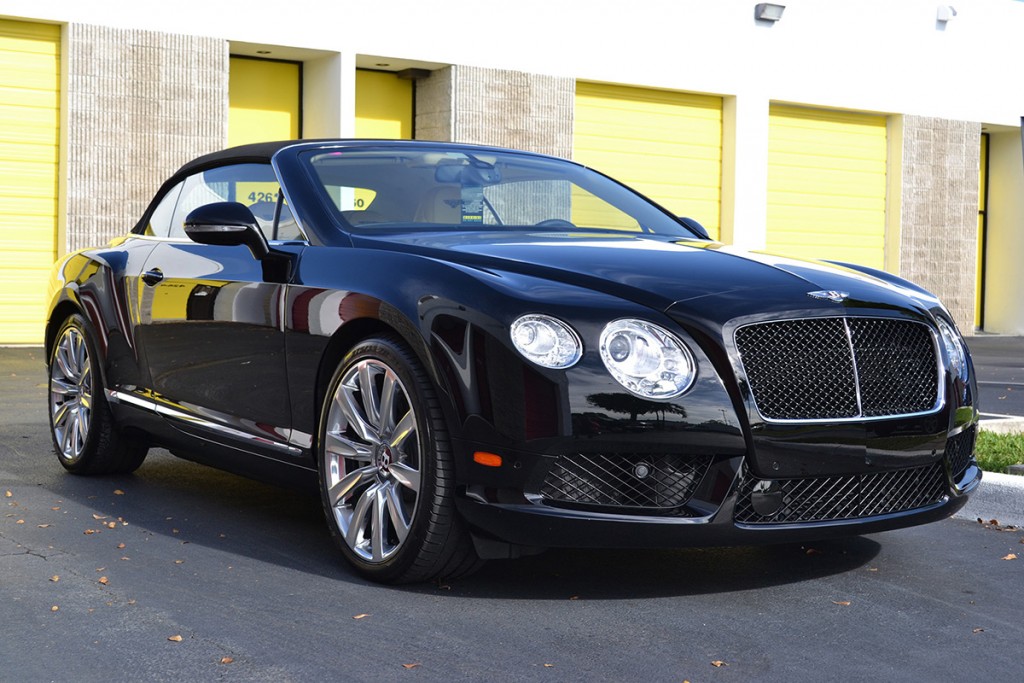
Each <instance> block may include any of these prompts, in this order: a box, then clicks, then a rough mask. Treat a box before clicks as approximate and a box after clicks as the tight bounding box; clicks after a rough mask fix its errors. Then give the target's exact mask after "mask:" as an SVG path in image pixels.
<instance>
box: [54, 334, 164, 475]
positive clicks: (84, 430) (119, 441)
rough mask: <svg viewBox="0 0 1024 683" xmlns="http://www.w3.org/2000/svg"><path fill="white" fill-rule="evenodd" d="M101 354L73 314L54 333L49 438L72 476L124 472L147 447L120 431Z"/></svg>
mask: <svg viewBox="0 0 1024 683" xmlns="http://www.w3.org/2000/svg"><path fill="white" fill-rule="evenodd" d="M98 361H99V355H98V354H97V352H96V344H95V343H94V342H93V338H92V333H91V331H90V328H89V325H88V323H86V321H85V319H84V318H82V316H80V315H77V314H76V315H72V316H70V317H69V318H68V319H67V320H65V321H64V324H63V325H62V326H61V328H60V331H58V332H57V339H56V341H55V342H54V345H53V351H52V352H51V353H50V358H49V361H48V363H47V369H48V370H49V390H50V391H49V394H50V399H49V408H50V411H49V412H50V434H51V436H52V437H53V449H54V451H56V453H57V459H58V460H59V461H60V464H61V465H63V466H64V469H66V470H68V471H69V472H73V473H75V474H128V473H129V472H134V471H135V470H136V469H138V467H139V465H141V464H142V461H143V460H144V459H145V458H146V451H147V448H146V447H145V445H143V444H141V443H137V442H135V441H133V440H131V439H129V438H128V437H127V436H126V435H125V434H123V433H121V432H120V431H119V430H118V428H117V425H116V424H115V422H114V417H113V415H112V414H111V412H110V406H108V405H107V401H106V397H105V396H104V395H103V379H102V376H101V374H100V372H99V368H98V367H97V363H98Z"/></svg>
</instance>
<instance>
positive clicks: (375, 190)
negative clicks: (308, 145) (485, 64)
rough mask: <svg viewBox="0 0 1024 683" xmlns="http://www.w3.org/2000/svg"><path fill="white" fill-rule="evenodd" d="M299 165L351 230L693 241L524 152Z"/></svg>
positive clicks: (310, 160) (419, 151) (601, 183)
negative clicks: (623, 235) (624, 235)
mask: <svg viewBox="0 0 1024 683" xmlns="http://www.w3.org/2000/svg"><path fill="white" fill-rule="evenodd" d="M303 161H304V163H306V164H307V165H308V166H309V167H310V168H311V170H312V171H313V173H312V176H313V177H314V178H315V179H316V180H318V181H319V186H320V188H321V189H322V191H323V198H324V200H325V202H326V203H328V204H329V205H330V206H331V207H332V208H333V209H334V210H335V211H336V213H337V216H338V217H339V218H340V220H341V222H342V225H344V226H345V227H346V228H347V229H350V230H352V231H353V232H364V233H369V232H385V231H402V232H406V231H410V230H423V231H433V230H453V231H476V230H492V229H495V230H522V231H538V230H543V231H558V232H566V231H577V232H582V233H593V232H594V231H610V232H630V233H641V232H642V233H653V234H658V235H665V236H673V237H693V236H694V235H693V233H691V232H690V231H689V230H688V229H687V228H685V227H683V226H682V225H680V223H679V222H678V221H676V219H675V218H673V217H672V216H671V215H669V214H668V213H666V212H665V211H664V210H663V209H661V208H660V207H658V206H656V205H654V204H652V203H651V202H649V201H648V200H646V199H644V198H643V197H642V196H640V195H638V194H637V193H635V192H633V191H632V190H630V189H628V188H626V187H625V186H623V185H620V184H619V183H617V182H615V181H614V180H611V179H609V178H607V177H605V176H603V175H601V174H600V173H596V172H594V171H591V170H589V169H587V168H584V167H582V166H579V165H577V164H573V163H570V162H566V161H560V160H558V159H552V158H547V157H538V156H533V155H530V154H520V153H515V152H501V151H493V150H476V149H472V148H452V147H444V148H442V147H437V148H430V147H420V146H417V147H415V148H405V149H402V148H396V147H354V148H349V147H345V148H338V149H332V150H316V151H310V152H307V153H306V154H304V155H303Z"/></svg>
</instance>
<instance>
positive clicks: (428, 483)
mask: <svg viewBox="0 0 1024 683" xmlns="http://www.w3.org/2000/svg"><path fill="white" fill-rule="evenodd" d="M369 359H373V360H377V361H379V362H382V363H384V364H386V365H387V366H388V367H389V368H391V370H393V371H394V372H395V374H396V375H397V376H398V379H399V380H400V381H401V383H402V386H403V387H404V389H405V392H406V395H407V397H408V399H409V402H410V405H411V406H412V408H413V410H414V411H415V414H416V432H417V437H418V439H419V443H418V450H419V454H420V461H419V463H418V465H419V471H420V490H419V494H418V496H417V499H416V504H415V507H414V513H413V520H412V525H411V527H410V529H409V535H408V536H407V537H406V538H405V540H404V541H403V542H402V544H401V546H400V547H399V548H398V550H396V551H395V553H394V554H393V555H392V556H391V557H389V558H387V559H386V560H383V561H381V562H368V561H366V560H365V559H363V558H362V557H360V556H358V555H357V554H356V553H355V552H353V551H352V549H351V548H349V546H348V543H346V542H345V538H344V537H343V535H342V533H341V529H340V527H339V526H338V522H337V519H336V518H335V513H334V509H333V507H332V506H331V503H330V501H329V499H328V495H327V488H328V483H327V471H326V470H327V467H326V461H325V457H324V447H323V444H324V439H325V435H326V431H327V427H328V416H329V413H330V408H331V403H332V401H333V400H334V396H335V393H336V392H337V390H338V386H339V384H340V383H341V379H342V378H343V377H344V376H345V374H346V373H347V372H348V370H349V369H350V368H351V367H352V366H353V365H354V364H356V363H358V362H360V361H363V360H369ZM413 364H415V366H413ZM417 373H419V376H417ZM428 382H429V380H426V375H425V373H424V372H423V371H422V370H421V369H420V368H419V364H418V361H417V360H416V359H415V357H413V356H412V354H411V353H410V352H408V351H407V350H405V349H404V347H403V346H402V345H400V344H399V343H397V342H395V341H394V340H392V339H390V338H387V337H383V338H373V339H367V340H364V341H362V342H359V343H358V344H356V345H355V346H354V347H353V348H352V349H351V350H350V351H349V352H348V353H347V354H346V355H345V357H344V358H343V359H342V361H341V362H340V363H339V364H338V367H337V368H336V369H335V372H334V375H333V376H332V377H331V381H330V383H329V384H328V389H327V392H326V394H325V395H324V400H323V403H322V405H321V407H320V419H319V422H318V428H317V447H316V459H317V471H318V474H319V480H320V498H321V501H322V503H323V508H324V514H325V516H326V517H327V524H328V527H329V528H330V531H331V536H332V537H333V538H334V540H335V542H336V543H337V545H338V547H339V548H340V549H341V551H342V553H343V554H344V555H345V558H346V559H347V560H348V561H349V562H351V563H352V565H353V566H355V567H356V569H357V570H358V571H359V572H360V573H361V574H363V575H364V576H367V577H369V578H372V579H374V580H377V581H385V582H387V581H394V580H399V579H400V578H401V577H402V575H403V574H405V573H406V572H407V571H408V570H409V569H410V568H411V567H412V566H413V565H414V564H415V562H416V560H417V558H418V556H419V554H420V549H421V547H422V545H423V543H424V541H425V538H426V536H427V533H428V526H429V524H430V512H431V508H432V507H433V504H434V501H435V499H436V497H437V496H439V495H444V493H443V491H442V487H441V486H439V483H440V482H439V481H438V474H437V473H438V468H437V457H438V450H437V449H438V447H442V448H446V449H447V443H448V442H447V434H444V433H442V431H441V430H438V429H436V428H435V426H434V425H433V424H432V420H431V418H430V406H429V403H430V399H431V396H429V395H427V394H428V392H429V393H432V391H433V390H432V388H431V387H430V385H429V383H428Z"/></svg>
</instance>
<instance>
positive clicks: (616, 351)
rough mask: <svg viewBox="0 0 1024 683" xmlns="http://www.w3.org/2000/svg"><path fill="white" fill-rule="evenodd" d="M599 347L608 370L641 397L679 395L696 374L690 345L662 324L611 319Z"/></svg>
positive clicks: (602, 332) (662, 398)
mask: <svg viewBox="0 0 1024 683" xmlns="http://www.w3.org/2000/svg"><path fill="white" fill-rule="evenodd" d="M598 348H599V350H600V353H601V360H602V362H604V366H605V369H607V370H608V373H609V374H610V375H611V376H612V377H613V378H614V379H615V381H616V382H618V383H619V384H621V385H622V386H623V387H624V388H625V389H626V390H627V391H629V392H630V393H631V394H634V395H636V396H639V397H640V398H644V399H648V400H665V399H671V398H675V397H677V396H681V395H682V394H684V393H686V392H687V391H688V390H689V389H690V387H691V386H693V383H694V381H695V380H696V378H697V361H696V360H695V359H694V356H693V352H692V351H691V350H690V347H689V346H687V345H686V343H685V342H683V341H682V340H681V339H679V337H677V336H676V335H674V334H673V333H671V332H669V331H668V330H666V329H665V328H664V327H661V326H660V325H656V324H654V323H651V322H648V321H646V320H638V319H634V318H620V319H618V320H613V321H612V322H610V323H608V324H607V325H605V326H604V329H603V330H602V331H601V338H600V342H599V345H598Z"/></svg>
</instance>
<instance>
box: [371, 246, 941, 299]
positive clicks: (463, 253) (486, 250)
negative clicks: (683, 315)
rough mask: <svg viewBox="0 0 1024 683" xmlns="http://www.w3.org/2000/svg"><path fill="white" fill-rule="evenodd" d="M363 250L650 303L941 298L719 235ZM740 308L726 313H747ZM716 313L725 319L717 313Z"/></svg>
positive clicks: (382, 247) (849, 270)
mask: <svg viewBox="0 0 1024 683" xmlns="http://www.w3.org/2000/svg"><path fill="white" fill-rule="evenodd" d="M353 244H354V245H355V246H357V247H363V248H377V249H391V250H396V251H404V252H412V253H417V254H420V255H423V256H427V257H431V258H436V259H439V260H443V261H448V262H453V263H458V264H462V265H465V266H471V267H475V268H480V269H485V270H488V271H492V272H501V271H506V272H515V273H520V274H523V275H530V276H534V277H540V278H544V279H547V280H555V281H559V282H564V283H566V284H571V285H576V286H581V287H587V288H590V289H594V290H597V291H603V292H606V293H608V294H612V295H614V296H618V297H620V298H623V299H627V300H630V301H634V302H637V303H640V304H642V305H645V306H649V307H651V308H655V309H658V310H661V311H667V310H669V309H670V308H674V309H675V310H677V311H678V310H680V309H689V310H693V311H694V312H695V313H696V312H698V311H700V310H702V309H707V311H706V312H707V313H711V311H712V310H714V309H722V311H721V312H725V311H724V309H729V308H731V307H730V305H729V302H736V303H737V305H739V304H740V303H741V302H745V304H743V305H742V306H741V307H740V308H743V307H745V308H747V309H749V308H750V304H751V301H752V300H756V301H757V302H758V303H757V304H756V307H757V309H758V310H761V311H765V312H767V311H770V310H772V309H774V308H780V309H794V308H817V307H823V308H830V309H831V310H835V306H836V303H834V302H830V301H827V300H825V301H822V300H819V299H815V298H812V297H810V296H808V293H809V292H814V291H820V290H825V291H828V290H837V291H841V292H845V293H846V294H848V295H849V297H848V299H847V301H846V302H845V303H844V305H858V303H859V304H861V305H863V304H870V305H872V306H881V307H883V308H890V307H895V308H908V307H910V308H916V309H920V308H922V304H925V306H924V307H927V306H929V305H930V303H929V302H927V301H924V300H925V299H932V301H934V299H933V298H932V297H930V295H928V294H927V293H926V292H923V291H921V290H917V289H913V288H912V286H911V285H909V284H908V285H907V286H900V285H899V284H894V283H893V282H887V281H885V280H883V279H881V278H880V277H875V276H872V275H869V274H866V273H863V272H859V271H857V270H853V269H852V268H847V267H843V266H839V265H834V264H830V263H825V262H822V261H805V260H798V259H789V258H784V257H779V256H774V255H770V254H765V253H759V252H744V251H742V250H738V249H735V248H732V247H728V246H725V245H723V244H719V243H717V242H706V241H702V240H688V239H678V238H668V237H659V236H640V235H638V236H636V237H633V236H624V235H621V234H616V235H607V234H603V233H593V234H580V233H572V234H568V233H545V232H542V233H521V232H517V233H507V232H504V233H503V232H458V233H437V232H431V233H420V234H409V233H404V234H399V235H395V234H389V235H386V236H384V235H381V236H368V235H354V236H353ZM743 312H744V311H742V310H735V311H732V312H730V313H729V316H732V315H733V314H742V313H743ZM710 317H714V318H719V319H721V316H720V315H711V316H710Z"/></svg>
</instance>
